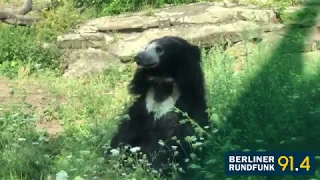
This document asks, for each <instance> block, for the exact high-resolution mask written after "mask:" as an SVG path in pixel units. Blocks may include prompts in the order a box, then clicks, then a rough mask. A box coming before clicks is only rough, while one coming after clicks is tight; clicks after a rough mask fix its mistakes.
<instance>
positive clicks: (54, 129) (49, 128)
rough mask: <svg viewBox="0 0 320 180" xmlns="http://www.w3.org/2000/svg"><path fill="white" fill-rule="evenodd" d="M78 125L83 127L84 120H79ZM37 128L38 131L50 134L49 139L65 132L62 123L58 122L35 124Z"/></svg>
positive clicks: (39, 122)
mask: <svg viewBox="0 0 320 180" xmlns="http://www.w3.org/2000/svg"><path fill="white" fill-rule="evenodd" d="M75 123H76V124H77V125H81V124H83V123H84V121H83V120H77V121H75ZM35 126H36V128H37V129H42V130H44V131H46V132H47V133H48V137H49V138H54V137H57V135H58V134H59V133H62V132H63V131H64V129H63V127H62V126H61V124H60V122H59V121H58V120H53V121H43V120H41V121H38V122H36V123H35Z"/></svg>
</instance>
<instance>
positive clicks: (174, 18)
mask: <svg viewBox="0 0 320 180" xmlns="http://www.w3.org/2000/svg"><path fill="white" fill-rule="evenodd" d="M214 4H215V3H197V4H191V5H190V4H189V5H182V6H178V7H169V8H164V9H158V10H155V12H154V13H153V15H150V16H146V15H142V14H139V13H131V14H129V15H121V16H116V17H115V16H106V17H101V18H97V19H94V20H90V21H88V22H86V23H84V24H83V25H81V26H82V27H83V28H82V30H83V31H84V32H87V31H99V32H108V31H121V32H122V31H124V32H133V31H140V32H141V31H144V30H147V29H150V28H158V27H161V25H162V24H163V22H165V24H166V26H167V27H169V25H180V24H216V23H230V22H234V21H238V20H246V21H253V22H262V23H268V22H272V20H273V19H274V18H275V16H276V15H275V13H274V12H273V11H272V10H262V9H248V8H239V7H235V4H232V5H228V7H229V6H230V7H229V8H227V7H222V6H215V5H214ZM231 7H232V8H231ZM88 29H89V30H88Z"/></svg>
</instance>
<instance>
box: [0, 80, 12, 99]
mask: <svg viewBox="0 0 320 180" xmlns="http://www.w3.org/2000/svg"><path fill="white" fill-rule="evenodd" d="M12 100H13V95H12V87H11V86H10V84H9V82H8V81H7V80H6V79H4V78H2V77H0V102H1V104H9V103H12Z"/></svg>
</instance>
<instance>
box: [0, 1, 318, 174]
mask: <svg viewBox="0 0 320 180" xmlns="http://www.w3.org/2000/svg"><path fill="white" fill-rule="evenodd" d="M248 1H249V2H251V3H253V4H257V5H259V6H269V7H276V8H279V9H280V10H281V9H283V8H285V7H287V6H289V5H292V4H295V3H297V2H295V1H291V0H266V1H258V0H248ZM192 2H196V1H195V0H156V1H152V0H53V1H52V4H51V7H50V8H49V10H47V11H43V12H42V13H41V15H42V16H43V18H44V19H43V21H41V22H39V23H37V24H36V25H34V26H32V27H28V28H26V27H19V26H11V25H6V24H4V23H2V24H0V75H1V76H0V164H1V168H0V177H1V179H6V180H11V179H12V180H13V179H14V180H16V179H55V178H56V179H60V180H61V179H77V180H79V179H112V180H113V179H132V180H133V179H148V180H149V179H154V178H156V177H158V175H159V173H158V172H155V171H152V170H150V169H148V167H147V165H146V164H145V163H144V162H143V161H140V160H137V159H136V158H135V156H132V157H131V158H130V162H128V165H130V166H132V165H133V166H134V167H135V169H134V170H132V169H130V168H128V167H120V166H119V161H118V160H119V159H118V158H122V157H121V156H118V157H115V158H114V159H110V162H111V163H107V164H106V163H105V162H104V160H103V158H102V157H103V151H104V149H105V148H106V144H107V143H108V140H109V139H110V137H111V135H112V133H113V132H114V130H115V125H116V124H117V120H118V119H119V116H118V115H119V114H120V113H121V112H122V111H123V109H124V108H125V107H126V106H125V105H126V104H127V103H128V102H129V101H130V97H129V96H128V94H127V91H126V85H127V83H128V81H129V80H130V77H131V75H132V73H133V70H132V69H130V68H128V69H125V70H122V71H119V70H117V69H112V70H108V71H107V72H105V73H104V74H103V75H92V76H87V77H82V78H80V79H77V80H75V79H67V78H62V77H61V67H60V66H61V64H60V62H59V51H58V50H57V49H54V48H43V47H42V44H43V42H53V43H54V42H55V39H56V37H57V36H58V35H61V34H63V33H65V32H67V31H68V30H69V29H70V28H71V27H73V26H74V25H76V24H77V23H79V22H81V21H84V20H87V19H90V18H94V17H99V16H104V15H117V14H120V13H124V12H126V11H137V10H146V9H147V10H148V9H153V8H159V7H163V6H165V5H167V4H172V5H179V4H186V3H192ZM0 3H15V1H12V0H10V1H9V0H0ZM79 7H84V8H85V11H84V12H83V13H81V14H80V13H79V11H77V8H79ZM301 14H302V15H301ZM301 14H300V16H299V17H301V16H302V17H304V16H309V15H310V13H301ZM281 15H283V16H285V14H281ZM316 15H317V12H314V13H313V14H312V18H314V17H315V16H316ZM297 20H299V19H297ZM287 33H288V34H291V35H292V34H296V36H295V37H297V38H295V39H294V41H292V39H286V38H284V40H283V41H282V42H280V43H279V45H278V46H277V47H271V46H270V47H265V46H264V47H261V46H259V44H258V45H257V46H256V47H255V48H254V49H249V47H248V51H249V50H250V51H253V52H254V53H253V54H252V55H248V56H247V57H246V66H245V68H244V70H243V71H242V72H241V73H240V74H237V75H234V74H233V72H232V71H231V68H230V67H231V65H232V63H233V61H234V59H233V58H232V57H230V56H228V55H227V54H226V53H225V52H224V51H223V50H222V48H220V47H214V48H212V49H211V50H206V51H205V50H203V69H204V72H205V78H206V88H207V99H208V105H209V109H208V111H209V113H210V119H211V120H212V122H213V123H214V127H215V128H214V129H213V131H212V132H211V135H212V138H211V139H209V140H208V143H209V144H208V145H209V147H210V148H211V151H210V154H209V156H208V157H207V159H206V164H205V165H204V166H200V165H199V164H192V166H191V167H192V168H194V169H196V170H198V172H199V173H198V176H200V177H201V178H202V179H218V180H220V179H240V180H242V179H247V180H258V179H259V180H260V179H266V178H265V177H260V176H257V177H226V176H225V175H224V164H223V162H224V159H223V158H224V156H223V155H224V152H226V151H230V150H244V151H249V150H260V151H264V150H303V151H307V150H311V151H315V152H317V153H319V145H320V139H319V138H320V131H319V129H320V123H319V117H320V83H319V81H320V68H319V67H320V63H319V61H320V57H319V56H314V55H304V54H285V53H283V52H284V51H285V48H290V47H291V45H296V46H302V45H301V43H300V42H301V41H299V39H300V40H301V39H304V38H305V37H307V35H308V32H300V31H299V32H298V31H296V30H295V29H294V28H291V29H290V28H289V30H288V32H287ZM44 126H45V128H46V129H48V132H44V131H43V130H41V129H40V128H39V127H44ZM58 132H60V133H59V134H58V135H57V133H58ZM48 133H49V134H48ZM194 141H195V142H198V141H201V140H194ZM193 143H194V142H193ZM319 154H320V153H319ZM319 154H317V155H319ZM319 159H320V158H319V156H317V165H318V164H319V163H318V161H319ZM318 168H319V166H318ZM272 179H292V180H295V179H314V180H315V179H320V172H319V169H318V170H317V172H316V175H315V176H313V177H277V178H276V177H273V178H272Z"/></svg>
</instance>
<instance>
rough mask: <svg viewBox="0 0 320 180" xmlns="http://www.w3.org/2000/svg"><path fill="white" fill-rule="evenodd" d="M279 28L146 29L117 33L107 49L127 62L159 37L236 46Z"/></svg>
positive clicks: (247, 25)
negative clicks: (117, 37) (136, 31)
mask: <svg viewBox="0 0 320 180" xmlns="http://www.w3.org/2000/svg"><path fill="white" fill-rule="evenodd" d="M270 26H272V27H270ZM281 28H282V25H268V26H259V25H258V24H256V23H254V22H247V21H239V22H235V23H230V24H224V25H203V26H195V25H193V26H187V25H180V26H174V27H170V28H166V29H149V30H147V31H144V32H143V33H132V34H119V40H118V41H117V42H114V43H112V44H110V45H108V46H107V49H108V51H110V52H112V53H113V54H116V55H117V56H119V57H120V58H121V59H124V60H130V59H131V57H132V55H134V54H136V53H137V52H138V51H140V50H142V49H143V48H144V47H145V46H146V44H147V43H148V42H149V41H151V40H152V39H155V38H159V37H162V36H167V35H171V36H180V37H183V38H185V39H187V40H189V41H191V42H192V43H194V44H201V45H202V46H204V47H205V46H213V45H216V44H224V43H225V42H227V40H229V41H231V42H233V43H235V42H239V41H241V40H243V39H252V38H258V37H260V36H261V35H262V34H263V33H264V31H265V30H267V31H269V30H270V29H272V30H279V29H281ZM246 31H247V32H246Z"/></svg>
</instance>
